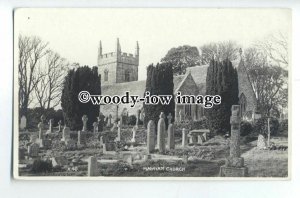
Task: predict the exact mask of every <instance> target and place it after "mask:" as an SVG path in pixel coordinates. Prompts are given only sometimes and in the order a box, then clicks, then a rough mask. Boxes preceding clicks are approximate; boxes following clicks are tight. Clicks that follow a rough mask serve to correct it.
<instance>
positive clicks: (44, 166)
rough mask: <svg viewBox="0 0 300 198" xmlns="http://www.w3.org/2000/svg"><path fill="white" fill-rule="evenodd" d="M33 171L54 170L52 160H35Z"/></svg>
mask: <svg viewBox="0 0 300 198" xmlns="http://www.w3.org/2000/svg"><path fill="white" fill-rule="evenodd" d="M31 171H32V172H33V173H45V172H50V171H52V163H51V161H48V160H47V161H43V160H40V159H38V160H34V162H33V164H32V168H31Z"/></svg>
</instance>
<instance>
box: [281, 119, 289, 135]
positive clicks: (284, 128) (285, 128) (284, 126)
mask: <svg viewBox="0 0 300 198" xmlns="http://www.w3.org/2000/svg"><path fill="white" fill-rule="evenodd" d="M288 130H289V120H288V119H285V120H282V121H281V122H280V124H279V133H280V134H281V135H285V136H287V135H288Z"/></svg>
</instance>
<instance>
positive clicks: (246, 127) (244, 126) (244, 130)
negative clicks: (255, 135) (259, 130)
mask: <svg viewBox="0 0 300 198" xmlns="http://www.w3.org/2000/svg"><path fill="white" fill-rule="evenodd" d="M252 131H253V127H252V124H251V123H250V122H247V121H242V122H241V136H247V135H249V134H250V133H251V132H252Z"/></svg>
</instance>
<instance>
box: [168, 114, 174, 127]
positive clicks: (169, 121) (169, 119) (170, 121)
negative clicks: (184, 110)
mask: <svg viewBox="0 0 300 198" xmlns="http://www.w3.org/2000/svg"><path fill="white" fill-rule="evenodd" d="M172 118H173V117H172V114H171V113H169V115H168V116H167V119H168V126H169V125H170V124H172Z"/></svg>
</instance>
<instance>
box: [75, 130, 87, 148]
mask: <svg viewBox="0 0 300 198" xmlns="http://www.w3.org/2000/svg"><path fill="white" fill-rule="evenodd" d="M86 135H87V134H86V132H85V131H78V140H77V145H85V144H86Z"/></svg>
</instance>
